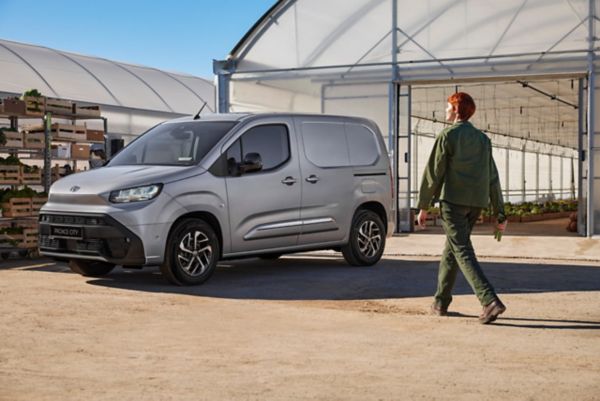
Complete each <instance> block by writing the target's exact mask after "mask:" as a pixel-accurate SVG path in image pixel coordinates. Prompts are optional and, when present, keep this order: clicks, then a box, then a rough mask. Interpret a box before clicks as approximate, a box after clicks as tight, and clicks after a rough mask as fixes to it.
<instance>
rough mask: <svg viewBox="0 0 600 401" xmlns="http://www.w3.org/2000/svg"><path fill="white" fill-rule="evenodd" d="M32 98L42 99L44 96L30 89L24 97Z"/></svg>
mask: <svg viewBox="0 0 600 401" xmlns="http://www.w3.org/2000/svg"><path fill="white" fill-rule="evenodd" d="M25 96H31V97H41V96H42V94H41V93H40V92H39V91H38V90H37V89H29V90H28V91H25V92H24V93H23V97H25Z"/></svg>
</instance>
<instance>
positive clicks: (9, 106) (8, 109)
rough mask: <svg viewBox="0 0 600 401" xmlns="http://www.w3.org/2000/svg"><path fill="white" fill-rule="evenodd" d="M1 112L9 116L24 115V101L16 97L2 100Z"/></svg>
mask: <svg viewBox="0 0 600 401" xmlns="http://www.w3.org/2000/svg"><path fill="white" fill-rule="evenodd" d="M2 112H3V113H4V114H8V115H11V116H22V115H25V102H24V101H22V100H20V99H17V98H5V99H3V100H2Z"/></svg>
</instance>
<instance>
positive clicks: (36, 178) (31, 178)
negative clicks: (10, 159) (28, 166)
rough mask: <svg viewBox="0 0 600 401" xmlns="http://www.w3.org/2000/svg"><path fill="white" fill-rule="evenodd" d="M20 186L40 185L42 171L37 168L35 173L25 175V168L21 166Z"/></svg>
mask: <svg viewBox="0 0 600 401" xmlns="http://www.w3.org/2000/svg"><path fill="white" fill-rule="evenodd" d="M20 181H21V184H26V185H40V184H41V183H42V169H41V168H38V169H37V170H35V171H32V172H29V173H26V172H25V167H24V166H21V179H20Z"/></svg>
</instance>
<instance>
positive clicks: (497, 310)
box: [479, 298, 506, 324]
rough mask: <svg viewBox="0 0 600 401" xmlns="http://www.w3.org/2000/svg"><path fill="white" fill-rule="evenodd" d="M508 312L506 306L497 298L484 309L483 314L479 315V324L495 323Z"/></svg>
mask: <svg viewBox="0 0 600 401" xmlns="http://www.w3.org/2000/svg"><path fill="white" fill-rule="evenodd" d="M505 310H506V306H504V304H503V303H502V302H501V301H500V299H498V298H496V299H494V300H493V301H492V302H490V303H489V304H488V305H487V306H484V307H483V312H481V315H479V322H480V323H481V324H488V323H491V322H493V321H494V320H496V319H497V318H498V316H500V315H501V314H503V313H504V311H505Z"/></svg>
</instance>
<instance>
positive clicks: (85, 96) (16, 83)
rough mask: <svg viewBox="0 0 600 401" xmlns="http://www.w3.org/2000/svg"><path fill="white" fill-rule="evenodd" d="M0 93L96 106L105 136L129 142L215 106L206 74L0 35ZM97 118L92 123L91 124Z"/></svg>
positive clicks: (97, 123) (213, 108) (212, 109)
mask: <svg viewBox="0 0 600 401" xmlns="http://www.w3.org/2000/svg"><path fill="white" fill-rule="evenodd" d="M0 70H1V71H2V74H1V75H0V98H4V97H9V96H20V95H21V94H22V93H23V92H25V91H27V90H29V89H32V88H35V89H37V90H38V91H39V92H41V93H42V94H44V95H46V96H50V97H55V98H61V99H69V100H73V101H77V102H78V104H81V105H86V104H90V105H100V107H101V109H102V115H103V116H104V117H106V119H107V122H108V132H107V134H108V137H109V139H110V138H122V139H123V140H124V141H125V142H129V140H131V139H132V138H135V137H136V136H137V135H139V134H141V133H142V132H144V131H146V130H147V129H148V128H150V127H152V126H154V125H156V124H158V123H159V122H162V121H165V120H168V119H172V118H175V117H180V116H183V115H190V114H194V113H196V112H197V111H198V110H199V109H200V107H201V106H202V105H203V104H204V103H205V102H206V103H207V105H206V107H205V109H204V111H203V113H208V112H211V111H214V110H215V104H214V103H215V87H214V85H213V84H212V82H210V81H207V80H205V79H202V78H199V77H196V76H192V75H186V74H179V73H171V72H166V71H162V70H159V69H156V68H152V67H145V66H140V65H132V64H125V63H120V62H116V61H112V60H108V59H104V58H98V57H92V56H86V55H81V54H75V53H68V52H64V51H60V50H55V49H51V48H48V47H43V46H35V45H29V44H25V43H18V42H13V41H8V40H0ZM94 125H97V128H102V125H101V123H100V122H91V123H90V126H94Z"/></svg>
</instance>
